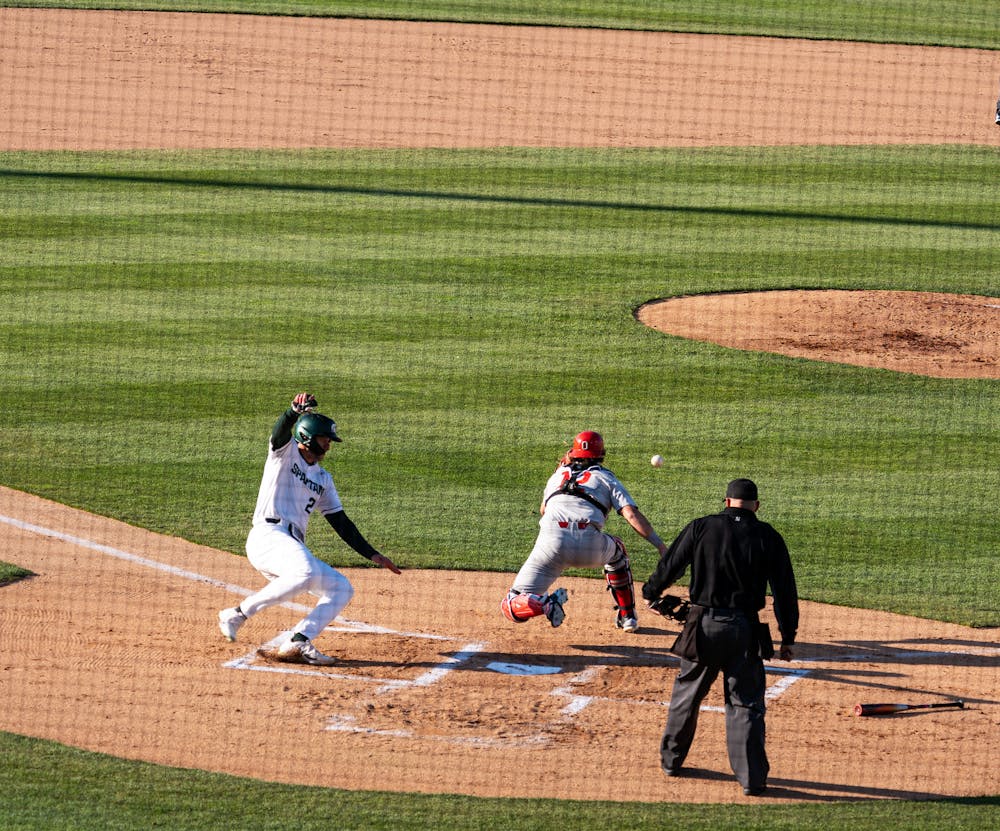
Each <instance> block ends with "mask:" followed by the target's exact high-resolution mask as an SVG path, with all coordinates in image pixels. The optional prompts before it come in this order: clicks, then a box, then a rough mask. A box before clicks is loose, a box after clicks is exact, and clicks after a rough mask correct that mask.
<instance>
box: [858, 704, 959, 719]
mask: <svg viewBox="0 0 1000 831" xmlns="http://www.w3.org/2000/svg"><path fill="white" fill-rule="evenodd" d="M964 706H965V702H964V701H938V702H937V703H935V704H855V705H854V715H856V716H888V715H892V714H893V713H902V712H904V711H906V710H930V709H937V708H939V707H957V708H958V709H962V708H963V707H964Z"/></svg>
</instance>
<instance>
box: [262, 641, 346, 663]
mask: <svg viewBox="0 0 1000 831" xmlns="http://www.w3.org/2000/svg"><path fill="white" fill-rule="evenodd" d="M276 657H277V659H278V660H279V661H284V662H285V663H286V664H311V665H312V666H316V667H332V666H333V665H334V664H335V663H337V659H336V658H331V657H330V656H329V655H324V654H323V653H322V652H320V651H319V650H318V649H317V648H316V647H315V646H313V645H312V642H311V641H285V643H283V644H282V645H281V646H279V647H278V652H277V655H276Z"/></svg>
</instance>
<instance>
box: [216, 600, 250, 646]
mask: <svg viewBox="0 0 1000 831" xmlns="http://www.w3.org/2000/svg"><path fill="white" fill-rule="evenodd" d="M246 622H247V617H246V615H245V614H243V612H241V611H240V609H239V607H238V606H237V607H236V608H235V609H223V610H222V611H221V612H219V631H220V632H222V637H224V638H225V639H226V640H227V641H229V642H230V643H232V642H233V641H235V640H236V633H237V632H238V631H239V629H240V627H241V626H242V625H243V624H244V623H246Z"/></svg>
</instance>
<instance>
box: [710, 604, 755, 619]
mask: <svg viewBox="0 0 1000 831" xmlns="http://www.w3.org/2000/svg"><path fill="white" fill-rule="evenodd" d="M702 608H703V609H704V610H705V614H707V615H722V616H723V617H734V616H742V617H750V613H749V612H748V611H747V610H746V609H735V608H728V609H727V608H725V607H723V606H703V607H702Z"/></svg>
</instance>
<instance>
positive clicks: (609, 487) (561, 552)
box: [500, 430, 667, 632]
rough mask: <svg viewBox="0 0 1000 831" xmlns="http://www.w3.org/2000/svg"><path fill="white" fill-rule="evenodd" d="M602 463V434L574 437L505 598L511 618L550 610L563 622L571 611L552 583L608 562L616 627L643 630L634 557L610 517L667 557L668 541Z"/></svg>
mask: <svg viewBox="0 0 1000 831" xmlns="http://www.w3.org/2000/svg"><path fill="white" fill-rule="evenodd" d="M603 462H604V439H603V438H602V437H601V434H600V433H595V432H594V431H593V430H585V431H584V432H582V433H579V434H578V435H577V436H576V437H575V438H574V439H573V447H572V448H571V449H570V450H569V452H567V453H566V455H565V456H563V458H562V459H561V460H560V462H559V466H558V467H557V468H556V470H555V472H554V473H553V474H552V475H551V476H550V477H549V480H548V482H547V483H546V485H545V490H544V492H543V494H542V505H541V508H540V509H539V510H540V513H541V515H542V518H541V520H539V523H538V525H539V532H538V538H537V539H536V540H535V547H534V548H533V549H532V551H531V554H530V555H529V556H528V559H527V560H526V561H525V563H524V565H523V566H521V570H520V571H519V572H518V573H517V577H516V578H514V584H513V586H512V587H511V590H510V591H509V592H508V593H507V596H506V597H505V598H504V599H503V600H502V601H501V603H500V610H501V611H502V612H503V614H504V616H505V617H506V618H507V619H508V620H512V621H514V622H515V623H522V622H523V621H526V620H528V619H529V618H533V617H538V616H540V615H545V617H546V618H548V620H549V623H551V624H552V625H553V626H559V625H560V624H561V623H562V622H563V619H564V618H565V616H566V615H565V612H564V611H563V604H564V603H565V602H566V597H567V595H566V589H556V590H555V591H554V592H549V587H550V586H551V585H552V584H553V583H554V582H555V581H556V580H557V579H558V578H559V577H560V576H561V575H562V573H563V572H564V571H565V570H566V569H568V568H601V567H603V569H604V575H605V577H606V578H607V581H608V588H609V589H610V590H611V595H612V597H613V598H614V601H615V609H616V610H617V612H618V614H617V617H616V619H615V625H616V626H617V627H618V628H619V629H622V630H624V631H625V632H635V631H636V630H637V629H638V628H639V621H638V619H637V618H636V613H635V591H634V588H633V584H632V569H631V566H630V565H629V559H628V554H627V553H626V551H625V544H624V543H623V542H622V541H621V539H619V538H618V537H615V536H612V535H611V534H607V533H605V532H604V523H605V522H606V521H607V518H608V514H610V513H611V511H612V510H614V511H616V512H617V513H619V514H620V515H621V516H622V517H624V519H625V521H626V522H628V524H629V525H631V526H632V527H633V528H634V529H635V531H636V533H637V534H638V535H639V536H640V537H642V538H643V539H645V540H647V541H649V542H650V543H651V544H652V545H653V546H655V547H656V550H657V551H659V552H660V554H661V555H662V554H663V552H665V551H666V550H667V546H666V545H665V544H664V542H663V540H661V539H660V537H659V535H658V534H657V533H656V531H654V530H653V526H652V524H651V523H650V522H649V520H648V519H646V517H645V516H643V514H642V512H641V511H640V510H639V509H638V508H637V507H636V504H635V500H634V499H632V497H631V495H630V494H629V492H628V491H627V490H626V489H625V486H624V485H622V483H621V482H619V481H618V477H616V476H615V475H614V473H612V472H611V471H610V470H608V469H607V468H606V467H604V466H603Z"/></svg>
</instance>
